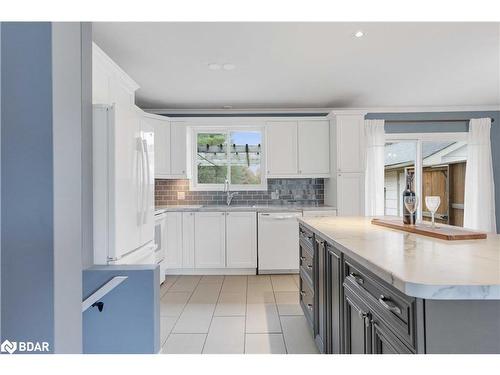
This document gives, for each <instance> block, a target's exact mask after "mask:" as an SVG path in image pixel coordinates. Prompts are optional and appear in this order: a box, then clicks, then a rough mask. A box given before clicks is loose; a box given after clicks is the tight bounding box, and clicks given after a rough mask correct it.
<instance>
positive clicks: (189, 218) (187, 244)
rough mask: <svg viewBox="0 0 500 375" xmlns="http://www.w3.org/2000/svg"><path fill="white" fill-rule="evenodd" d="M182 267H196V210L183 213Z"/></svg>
mask: <svg viewBox="0 0 500 375" xmlns="http://www.w3.org/2000/svg"><path fill="white" fill-rule="evenodd" d="M182 267H183V268H194V212H183V213H182Z"/></svg>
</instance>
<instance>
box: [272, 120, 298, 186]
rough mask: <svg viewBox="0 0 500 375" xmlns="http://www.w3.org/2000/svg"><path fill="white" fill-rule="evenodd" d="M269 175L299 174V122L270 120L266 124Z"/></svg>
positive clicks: (285, 175)
mask: <svg viewBox="0 0 500 375" xmlns="http://www.w3.org/2000/svg"><path fill="white" fill-rule="evenodd" d="M266 153H267V176H268V177H288V176H293V175H297V172H298V157H297V122H296V121H270V122H268V123H267V126H266Z"/></svg>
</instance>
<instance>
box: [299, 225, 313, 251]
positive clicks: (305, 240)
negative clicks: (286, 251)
mask: <svg viewBox="0 0 500 375" xmlns="http://www.w3.org/2000/svg"><path fill="white" fill-rule="evenodd" d="M299 240H300V242H301V244H303V245H304V246H306V247H309V249H311V252H312V251H313V248H314V247H313V246H314V235H313V233H312V232H311V231H310V230H309V229H307V228H306V227H305V226H303V225H300V226H299Z"/></svg>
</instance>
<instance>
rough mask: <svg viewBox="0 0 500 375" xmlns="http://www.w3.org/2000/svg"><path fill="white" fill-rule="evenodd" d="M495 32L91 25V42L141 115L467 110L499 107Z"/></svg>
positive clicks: (487, 28)
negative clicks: (128, 84) (128, 87)
mask: <svg viewBox="0 0 500 375" xmlns="http://www.w3.org/2000/svg"><path fill="white" fill-rule="evenodd" d="M499 25H500V24H499V23H219V22H214V23H94V40H95V42H96V43H97V44H98V45H99V46H100V47H101V48H102V49H103V50H104V51H105V52H106V53H108V54H109V55H110V56H111V58H112V59H113V60H115V61H116V62H117V63H118V64H119V65H120V66H121V67H122V68H123V69H124V70H125V71H126V72H127V73H128V74H129V75H130V76H131V77H132V78H133V79H134V80H136V81H137V83H138V84H139V85H140V86H141V88H140V89H139V90H138V92H137V104H138V105H139V106H141V107H143V108H175V109H183V108H186V109H187V108H193V109H196V108H203V109H219V108H222V107H223V106H233V108H235V109H236V108H250V109H251V108H321V107H323V108H324V107H336V108H338V107H343V108H347V107H357V108H359V107H378V106H382V107H394V106H461V105H469V106H475V105H498V104H500V73H499V70H500V61H499V59H500V32H499V30H500V26H499ZM360 29H361V30H363V31H364V33H365V36H364V37H362V38H355V37H354V36H353V34H354V33H355V32H356V31H357V30H360ZM213 62H216V63H231V64H235V65H236V69H234V70H232V71H224V70H219V71H212V70H209V69H208V67H207V66H208V64H209V63H213Z"/></svg>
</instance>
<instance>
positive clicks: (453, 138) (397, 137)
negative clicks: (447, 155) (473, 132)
mask: <svg viewBox="0 0 500 375" xmlns="http://www.w3.org/2000/svg"><path fill="white" fill-rule="evenodd" d="M397 141H400V142H405V141H406V142H407V141H414V142H416V155H415V190H416V192H415V193H416V195H417V197H418V200H419V201H418V207H417V221H422V173H423V168H422V164H423V160H422V143H423V142H465V141H467V133H466V132H449V133H447V132H440V133H386V134H385V142H386V143H387V142H397Z"/></svg>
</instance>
